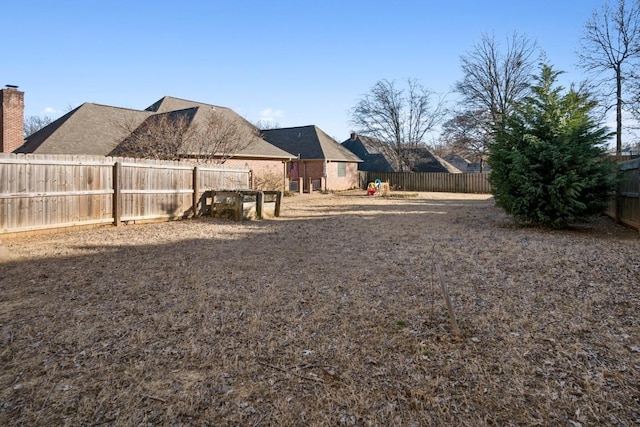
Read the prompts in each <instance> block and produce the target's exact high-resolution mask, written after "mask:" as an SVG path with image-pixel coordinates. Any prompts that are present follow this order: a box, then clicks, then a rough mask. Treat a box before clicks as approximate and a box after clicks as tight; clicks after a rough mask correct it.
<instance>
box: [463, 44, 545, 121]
mask: <svg viewBox="0 0 640 427" xmlns="http://www.w3.org/2000/svg"><path fill="white" fill-rule="evenodd" d="M536 53H537V45H536V43H535V42H532V41H531V40H529V39H528V38H527V37H526V36H524V35H520V34H518V33H513V35H512V36H511V37H509V38H508V40H507V48H506V50H505V51H501V50H500V45H499V43H498V42H497V41H496V39H495V37H494V36H489V35H487V34H483V35H482V38H481V40H480V42H479V43H478V44H476V45H475V46H474V47H473V49H472V50H471V51H470V52H468V53H466V54H465V55H462V56H461V57H460V64H461V67H462V72H463V74H464V77H463V79H462V80H460V81H458V82H456V84H455V88H456V91H457V92H458V93H460V95H462V101H461V103H463V104H464V105H465V109H469V110H474V111H475V110H478V111H483V112H487V113H488V114H489V115H490V118H491V123H490V124H491V125H492V126H495V125H497V124H498V123H500V121H501V119H502V117H503V116H504V115H505V114H508V113H509V112H510V111H511V110H512V109H513V107H514V105H515V104H516V103H517V102H519V101H520V100H521V99H523V98H524V97H525V96H527V95H528V93H529V82H530V80H531V75H532V73H533V67H534V62H535V60H536V59H539V55H536Z"/></svg>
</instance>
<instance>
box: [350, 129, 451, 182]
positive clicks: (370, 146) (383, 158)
mask: <svg viewBox="0 0 640 427" xmlns="http://www.w3.org/2000/svg"><path fill="white" fill-rule="evenodd" d="M342 146H343V147H345V148H347V149H349V150H351V151H352V152H353V153H355V154H356V155H357V156H358V157H360V158H361V159H363V163H361V164H359V165H358V170H362V171H371V172H399V171H401V170H402V168H401V159H400V156H398V154H397V153H396V152H395V151H394V150H393V149H392V148H391V147H390V146H389V145H388V144H385V143H384V142H382V141H380V140H378V139H376V138H372V137H369V136H365V135H358V134H356V133H352V134H351V137H350V138H349V139H347V140H346V141H344V142H343V143H342ZM411 152H412V154H413V157H414V164H413V168H412V170H411V171H412V172H449V173H459V172H460V171H459V170H458V169H457V168H456V167H454V166H453V165H451V164H449V163H448V162H447V161H445V160H444V159H442V158H440V157H437V156H435V155H434V154H433V153H431V150H429V149H428V148H427V147H417V148H414V149H412V150H411Z"/></svg>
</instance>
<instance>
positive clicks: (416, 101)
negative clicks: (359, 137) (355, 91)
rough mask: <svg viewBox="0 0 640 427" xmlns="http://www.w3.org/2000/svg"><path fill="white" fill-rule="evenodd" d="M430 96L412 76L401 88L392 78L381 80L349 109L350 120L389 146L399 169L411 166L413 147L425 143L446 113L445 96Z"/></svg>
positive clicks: (431, 94)
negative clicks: (397, 161)
mask: <svg viewBox="0 0 640 427" xmlns="http://www.w3.org/2000/svg"><path fill="white" fill-rule="evenodd" d="M433 96H434V93H433V92H431V91H429V90H427V89H425V88H424V87H423V86H422V85H421V84H420V83H419V82H418V81H417V80H415V79H407V80H406V88H404V89H403V88H400V87H398V84H397V83H396V81H394V80H391V81H389V80H380V81H378V82H377V83H376V84H375V85H374V86H373V88H371V90H370V92H369V93H367V94H365V95H363V97H362V98H361V99H360V101H358V103H357V104H356V106H355V107H354V108H353V109H352V110H351V123H352V124H353V125H354V126H355V127H356V129H357V132H359V133H361V134H363V135H366V136H369V137H372V138H375V139H377V140H379V141H381V142H383V143H385V144H387V145H388V146H389V147H391V148H392V149H393V151H394V152H395V153H396V155H397V156H398V157H399V158H400V159H401V165H400V167H401V168H402V170H411V167H412V164H413V161H412V153H413V152H414V149H415V148H417V147H420V146H423V145H426V140H425V139H426V135H427V134H428V133H429V132H431V131H433V130H434V128H435V127H436V126H437V125H439V124H440V123H442V121H443V120H444V117H445V114H446V110H445V103H444V97H443V96H440V97H438V99H437V100H436V101H435V103H434V102H432V98H433Z"/></svg>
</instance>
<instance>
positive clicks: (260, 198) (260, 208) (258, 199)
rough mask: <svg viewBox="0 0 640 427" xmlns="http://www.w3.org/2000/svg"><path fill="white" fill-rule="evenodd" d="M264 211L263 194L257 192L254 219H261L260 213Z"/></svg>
mask: <svg viewBox="0 0 640 427" xmlns="http://www.w3.org/2000/svg"><path fill="white" fill-rule="evenodd" d="M263 210H264V193H263V192H262V191H258V192H257V193H256V218H257V219H262V212H263Z"/></svg>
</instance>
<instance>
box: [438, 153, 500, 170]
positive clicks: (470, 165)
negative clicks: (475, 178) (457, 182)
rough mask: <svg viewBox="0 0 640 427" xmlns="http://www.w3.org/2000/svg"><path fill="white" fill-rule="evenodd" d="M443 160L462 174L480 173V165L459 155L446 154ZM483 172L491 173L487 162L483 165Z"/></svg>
mask: <svg viewBox="0 0 640 427" xmlns="http://www.w3.org/2000/svg"><path fill="white" fill-rule="evenodd" d="M443 159H444V160H446V161H447V162H449V163H450V164H452V165H453V166H455V167H456V168H458V169H459V170H460V172H462V173H479V172H480V163H474V162H472V161H470V160H467V159H465V158H464V157H461V156H458V155H457V154H446V155H444V156H443ZM482 172H489V165H487V163H485V162H483V164H482Z"/></svg>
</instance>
